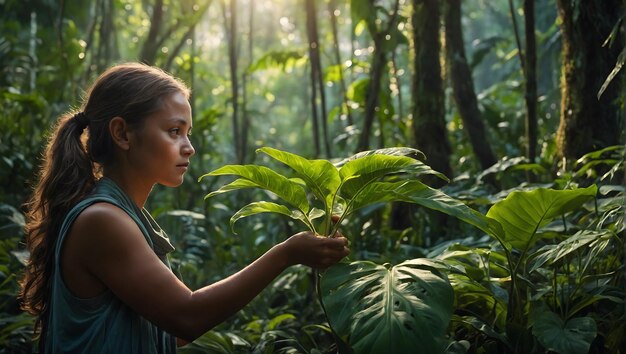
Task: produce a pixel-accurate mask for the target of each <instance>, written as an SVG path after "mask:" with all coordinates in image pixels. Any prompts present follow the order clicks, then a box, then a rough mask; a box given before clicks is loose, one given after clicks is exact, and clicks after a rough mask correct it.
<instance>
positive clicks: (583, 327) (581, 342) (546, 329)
mask: <svg viewBox="0 0 626 354" xmlns="http://www.w3.org/2000/svg"><path fill="white" fill-rule="evenodd" d="M596 334H597V326H596V322H595V321H594V320H593V318H591V317H577V318H572V319H570V320H569V321H567V322H563V320H562V319H561V318H560V317H559V316H558V315H557V314H555V313H553V312H551V311H542V312H541V313H539V314H538V315H537V317H536V318H535V321H534V325H533V335H535V337H537V339H538V340H539V343H541V345H543V346H544V347H545V348H546V349H548V350H551V351H553V352H556V353H559V354H579V353H580V354H586V353H588V352H589V347H590V346H591V342H593V339H594V338H595V337H596Z"/></svg>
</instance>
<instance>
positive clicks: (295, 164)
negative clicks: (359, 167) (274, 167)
mask: <svg viewBox="0 0 626 354" xmlns="http://www.w3.org/2000/svg"><path fill="white" fill-rule="evenodd" d="M257 151H258V152H263V153H265V154H267V155H269V156H271V157H273V158H274V159H276V160H278V161H280V162H282V163H284V164H285V165H287V166H289V167H291V168H292V169H293V170H294V171H295V172H296V174H297V175H298V177H300V178H301V179H302V180H304V182H305V183H306V185H307V186H308V187H309V188H310V189H311V191H312V192H313V194H315V197H317V198H318V199H319V200H320V201H322V202H323V203H324V207H325V209H330V208H332V206H333V197H334V196H335V194H336V193H337V190H338V189H339V185H340V184H341V178H340V177H339V172H338V171H337V168H336V167H335V166H333V164H331V163H330V162H329V161H327V160H308V159H305V158H303V157H300V156H298V155H295V154H292V153H289V152H285V151H281V150H277V149H273V148H269V147H263V148H260V149H258V150H257Z"/></svg>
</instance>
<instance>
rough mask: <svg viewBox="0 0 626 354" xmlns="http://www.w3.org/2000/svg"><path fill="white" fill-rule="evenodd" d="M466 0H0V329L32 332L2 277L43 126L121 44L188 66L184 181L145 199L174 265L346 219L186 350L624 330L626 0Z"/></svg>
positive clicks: (13, 286) (548, 344)
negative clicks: (320, 246) (330, 259)
mask: <svg viewBox="0 0 626 354" xmlns="http://www.w3.org/2000/svg"><path fill="white" fill-rule="evenodd" d="M460 6H461V2H460V1H455V0H448V1H436V0H413V1H408V0H404V1H401V0H393V1H392V0H388V1H368V0H351V1H347V0H346V1H338V0H325V1H313V0H301V1H282V0H257V1H253V0H229V1H228V0H216V1H211V0H204V1H192V0H184V1H169V0H149V1H134V0H94V1H92V2H80V4H78V3H76V2H64V1H61V2H55V1H49V0H37V1H29V2H23V1H19V0H5V1H1V2H0V29H1V31H0V70H1V71H2V73H1V75H0V107H2V113H1V114H0V156H1V157H2V158H1V159H0V181H1V182H2V184H1V185H0V352H8V353H10V352H31V351H32V348H33V344H32V341H31V336H32V326H33V319H32V318H30V317H29V316H27V315H25V314H24V313H22V312H21V311H20V309H19V302H18V299H17V298H16V293H17V287H18V286H17V280H18V279H19V276H20V271H21V269H22V267H23V263H24V260H25V259H26V257H28V254H27V253H26V252H25V251H24V250H23V245H22V243H21V241H22V238H23V230H22V228H23V226H24V202H25V201H26V199H27V197H28V194H29V192H30V189H31V186H32V183H33V181H34V179H35V176H36V168H37V166H38V164H39V158H40V154H41V151H42V148H43V145H44V144H45V137H46V134H47V132H48V129H49V128H50V125H51V123H52V122H53V121H54V119H55V118H56V117H57V116H58V115H59V114H60V113H63V112H65V111H67V110H69V109H70V108H71V107H75V106H77V105H78V104H79V102H80V100H79V99H80V96H81V94H82V93H83V90H84V89H85V88H86V87H87V86H88V84H89V83H90V82H91V81H92V80H93V78H94V77H95V75H97V74H98V73H99V72H100V71H101V70H103V69H104V68H105V67H107V66H108V65H110V64H112V63H115V62H120V61H130V60H140V61H144V62H146V63H150V64H154V65H158V66H160V67H163V68H165V69H166V70H168V71H170V72H172V73H173V74H175V75H177V76H179V77H181V78H182V79H183V80H185V81H186V82H187V83H188V84H189V85H190V86H191V87H192V89H193V96H192V99H191V103H192V107H193V110H194V133H193V136H192V141H193V143H194V146H195V148H196V156H195V157H194V160H193V161H192V165H191V168H190V171H189V173H188V175H187V176H186V182H185V183H184V184H183V186H182V187H180V188H177V189H166V188H162V187H156V188H155V191H154V193H153V195H152V196H151V199H150V200H149V202H148V204H149V205H147V208H148V209H149V210H151V211H152V213H153V214H154V216H155V218H156V219H157V221H158V222H159V223H160V224H161V226H162V227H163V228H164V229H165V230H167V231H168V232H169V234H170V237H171V238H172V240H173V242H174V243H175V246H176V248H177V250H176V251H175V253H174V255H173V257H172V261H173V264H174V268H175V271H176V273H177V274H178V275H179V276H180V277H181V278H182V279H183V280H184V281H185V283H186V284H188V285H189V286H190V287H191V288H198V287H200V286H203V285H205V284H208V283H210V282H213V281H216V280H218V279H221V278H223V277H225V276H227V275H229V274H232V273H233V272H235V271H236V270H238V269H240V268H242V267H243V266H245V265H246V264H247V263H249V262H250V261H251V260H253V259H254V258H255V257H257V256H258V255H260V254H261V253H262V252H263V251H265V250H267V249H268V248H269V247H271V245H273V244H275V243H277V242H280V241H282V240H283V239H284V238H285V237H286V236H287V235H290V234H292V233H294V232H297V231H299V230H303V229H305V228H311V229H315V230H316V231H318V232H319V233H320V234H325V235H329V234H332V230H333V225H332V223H330V221H329V218H328V215H329V214H330V213H335V214H342V213H343V215H344V218H343V220H342V222H341V224H340V225H341V229H342V232H343V233H344V234H345V235H346V236H347V237H349V239H350V242H351V249H352V254H351V256H350V259H349V260H346V262H345V263H342V264H340V265H338V266H335V267H332V268H330V269H328V270H327V271H325V272H319V273H318V272H314V271H311V270H309V269H307V268H304V267H292V268H290V269H289V270H288V271H286V272H285V273H283V274H282V275H281V276H280V277H279V279H277V280H276V281H275V282H274V283H273V284H272V285H271V287H269V288H268V289H266V290H265V291H264V292H263V293H262V294H261V295H260V296H259V297H258V298H257V299H255V300H254V301H253V302H252V303H251V304H250V305H249V306H247V307H246V308H245V309H244V310H243V311H241V312H240V313H239V314H237V315H236V316H234V317H233V318H232V319H231V320H229V321H227V322H226V323H224V324H222V325H220V326H218V327H217V328H215V329H214V330H213V331H211V332H209V333H207V334H206V335H204V336H203V337H201V338H200V339H198V340H197V341H196V342H195V343H193V344H190V345H188V346H186V347H185V348H183V349H181V352H188V353H193V352H200V353H204V352H216V353H247V352H256V353H273V352H283V353H290V352H293V353H295V352H298V353H320V352H337V351H339V352H341V353H344V352H346V353H349V352H352V351H353V352H355V353H367V352H374V353H375V352H398V353H399V352H424V353H431V352H443V351H445V352H449V353H466V352H467V353H504V352H511V353H544V352H556V353H568V354H569V353H587V352H592V353H620V352H621V353H624V352H626V339H624V338H623V333H625V332H626V311H625V300H626V296H625V290H624V289H625V288H626V280H625V277H624V245H625V243H624V228H625V226H624V225H625V224H624V214H625V209H624V196H625V192H626V191H625V188H624V132H623V131H624V115H625V112H626V111H625V107H624V98H625V94H624V92H626V90H625V89H624V88H625V82H626V79H625V75H624V71H623V69H622V70H620V69H621V68H622V66H623V64H624V61H625V60H626V45H625V44H624V43H625V42H624V38H625V32H626V24H625V23H626V21H625V20H624V17H623V13H624V6H625V5H624V3H623V1H618V0H594V1H561V0H559V1H549V0H537V1H532V0H525V1H508V2H507V1H503V0H500V1H488V0H472V1H463V2H462V6H463V7H462V8H461V7H460ZM528 14H533V16H530V15H528ZM620 16H621V17H620ZM590 23H592V24H593V26H590ZM592 29H593V30H592ZM529 33H530V34H534V35H529ZM620 53H621V54H620ZM364 151H370V152H369V153H366V152H364ZM374 152H376V153H374ZM358 153H360V154H358ZM355 154H356V155H355ZM205 175H206V176H205ZM224 175H236V176H237V177H238V179H235V180H233V179H228V177H223V176H224ZM201 176H203V177H202V178H201V179H200V180H199V178H200V177H201ZM224 192H229V193H224ZM204 196H210V198H207V199H205V198H204ZM267 212H272V213H267ZM255 214H260V215H255ZM346 309H348V310H346ZM372 333H374V334H376V335H375V336H373V335H372ZM394 346H395V347H394ZM407 348H410V349H411V350H407ZM420 350H421V351H420Z"/></svg>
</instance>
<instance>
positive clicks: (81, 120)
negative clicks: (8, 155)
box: [20, 112, 95, 333]
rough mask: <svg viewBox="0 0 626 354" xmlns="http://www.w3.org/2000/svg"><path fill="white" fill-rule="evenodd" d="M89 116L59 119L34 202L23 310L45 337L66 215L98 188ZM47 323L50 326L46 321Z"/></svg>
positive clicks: (31, 202)
mask: <svg viewBox="0 0 626 354" xmlns="http://www.w3.org/2000/svg"><path fill="white" fill-rule="evenodd" d="M87 126H88V120H87V117H86V116H85V114H84V113H82V112H80V113H76V114H74V115H71V114H66V115H64V116H62V117H60V118H59V120H58V121H57V123H56V125H55V127H54V130H53V133H52V134H51V135H50V137H49V138H48V144H47V147H46V150H45V155H44V158H43V161H42V166H41V169H40V175H39V180H38V182H37V184H36V186H35V189H34V192H33V195H32V197H31V199H30V200H29V202H28V204H27V206H28V214H27V217H28V222H27V224H26V247H27V249H28V251H30V257H29V260H28V263H27V265H26V270H25V274H24V277H23V279H22V281H21V284H20V285H21V291H20V296H21V298H22V300H23V304H22V308H23V309H24V310H25V311H27V312H28V313H30V314H32V315H35V316H37V321H36V325H35V333H40V330H41V323H42V319H44V318H45V316H46V314H47V310H48V309H47V305H48V303H49V301H48V299H49V297H50V288H51V278H52V270H53V269H54V267H53V266H54V249H55V245H56V242H57V238H58V230H59V228H60V227H61V222H62V221H63V219H64V216H65V214H66V213H67V212H68V211H69V210H70V209H71V208H72V206H73V205H75V204H76V203H77V202H78V201H79V200H80V199H81V198H83V196H84V195H85V194H86V193H87V192H88V191H89V190H90V189H91V188H92V187H93V185H94V183H95V174H94V172H95V170H94V164H93V163H92V161H91V159H90V158H89V156H88V154H87V151H86V149H85V144H84V142H83V139H82V137H83V132H84V130H85V128H86V127H87ZM44 321H45V320H44Z"/></svg>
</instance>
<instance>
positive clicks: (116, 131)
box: [109, 117, 130, 150]
mask: <svg viewBox="0 0 626 354" xmlns="http://www.w3.org/2000/svg"><path fill="white" fill-rule="evenodd" d="M109 133H111V139H113V143H114V144H115V145H117V146H118V147H119V148H120V149H122V150H128V149H130V139H129V135H130V134H129V133H130V131H129V126H128V123H126V120H124V118H122V117H113V119H111V120H110V121H109Z"/></svg>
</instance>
